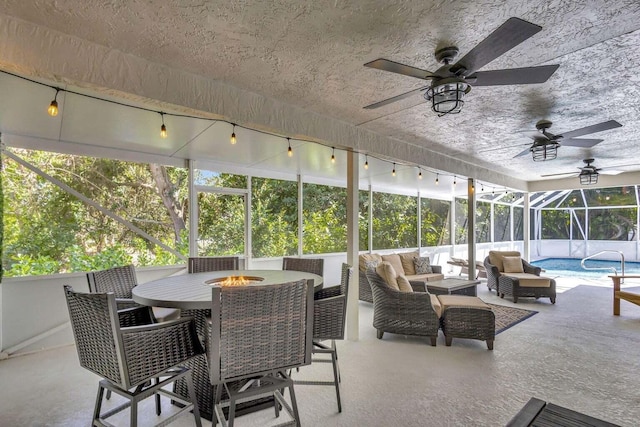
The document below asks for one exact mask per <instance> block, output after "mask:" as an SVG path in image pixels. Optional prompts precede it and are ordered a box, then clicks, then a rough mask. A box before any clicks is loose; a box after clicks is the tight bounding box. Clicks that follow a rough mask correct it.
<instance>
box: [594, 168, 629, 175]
mask: <svg viewBox="0 0 640 427" xmlns="http://www.w3.org/2000/svg"><path fill="white" fill-rule="evenodd" d="M623 172H624V171H621V170H617V169H598V173H599V174H602V175H620V174H621V173H623Z"/></svg>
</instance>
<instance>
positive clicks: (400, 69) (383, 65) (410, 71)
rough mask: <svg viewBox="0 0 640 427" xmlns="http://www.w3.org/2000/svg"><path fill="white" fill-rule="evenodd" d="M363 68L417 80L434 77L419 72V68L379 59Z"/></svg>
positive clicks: (431, 74) (426, 72)
mask: <svg viewBox="0 0 640 427" xmlns="http://www.w3.org/2000/svg"><path fill="white" fill-rule="evenodd" d="M364 66H365V67H369V68H375V69H377V70H382V71H390V72H392V73H396V74H402V75H403V76H409V77H416V78H418V79H423V80H424V79H428V78H431V77H434V74H433V73H432V72H431V71H427V70H421V69H420V68H416V67H412V66H410V65H404V64H401V63H399V62H394V61H389V60H388V59H383V58H379V59H376V60H374V61H371V62H367V63H366V64H364Z"/></svg>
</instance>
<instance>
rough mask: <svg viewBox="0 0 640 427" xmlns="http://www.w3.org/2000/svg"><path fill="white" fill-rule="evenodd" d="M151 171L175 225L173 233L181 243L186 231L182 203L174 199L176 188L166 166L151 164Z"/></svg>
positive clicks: (177, 241)
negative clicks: (183, 232) (182, 233)
mask: <svg viewBox="0 0 640 427" xmlns="http://www.w3.org/2000/svg"><path fill="white" fill-rule="evenodd" d="M149 170H150V171H151V175H152V176H153V180H154V181H155V183H156V189H157V191H158V194H159V195H160V197H161V198H162V203H164V206H165V207H166V208H167V212H168V213H169V216H170V217H171V222H172V223H173V232H174V234H175V241H176V243H180V241H181V237H180V236H181V232H182V230H184V229H186V226H185V224H184V220H183V219H182V215H181V213H182V211H181V209H180V206H181V205H180V202H179V201H178V200H176V199H175V197H174V194H175V193H174V191H173V190H174V186H173V183H172V182H171V180H170V179H169V175H168V174H167V169H166V168H165V167H164V166H161V165H158V164H156V163H151V164H149Z"/></svg>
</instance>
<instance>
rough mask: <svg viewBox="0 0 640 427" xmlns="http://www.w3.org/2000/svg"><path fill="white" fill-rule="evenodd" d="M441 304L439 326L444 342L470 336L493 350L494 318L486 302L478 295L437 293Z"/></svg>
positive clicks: (449, 343)
mask: <svg viewBox="0 0 640 427" xmlns="http://www.w3.org/2000/svg"><path fill="white" fill-rule="evenodd" d="M438 300H440V304H441V305H442V309H441V310H442V311H441V313H442V317H441V318H440V326H441V328H442V332H443V333H444V336H445V339H446V344H447V345H448V346H450V345H451V341H452V340H453V338H471V339H476V340H482V341H486V342H487V348H488V349H489V350H493V340H494V338H495V336H496V318H495V315H494V314H493V311H492V310H491V307H489V306H488V305H487V304H485V302H484V301H482V300H481V299H480V298H478V297H471V296H462V295H438Z"/></svg>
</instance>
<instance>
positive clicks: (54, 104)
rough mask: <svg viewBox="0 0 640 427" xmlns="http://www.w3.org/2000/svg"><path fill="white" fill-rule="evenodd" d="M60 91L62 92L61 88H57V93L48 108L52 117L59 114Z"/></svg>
mask: <svg viewBox="0 0 640 427" xmlns="http://www.w3.org/2000/svg"><path fill="white" fill-rule="evenodd" d="M58 92H60V89H58V88H56V95H55V96H54V97H53V101H51V104H49V108H47V113H49V115H50V116H51V117H55V116H57V115H58Z"/></svg>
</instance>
